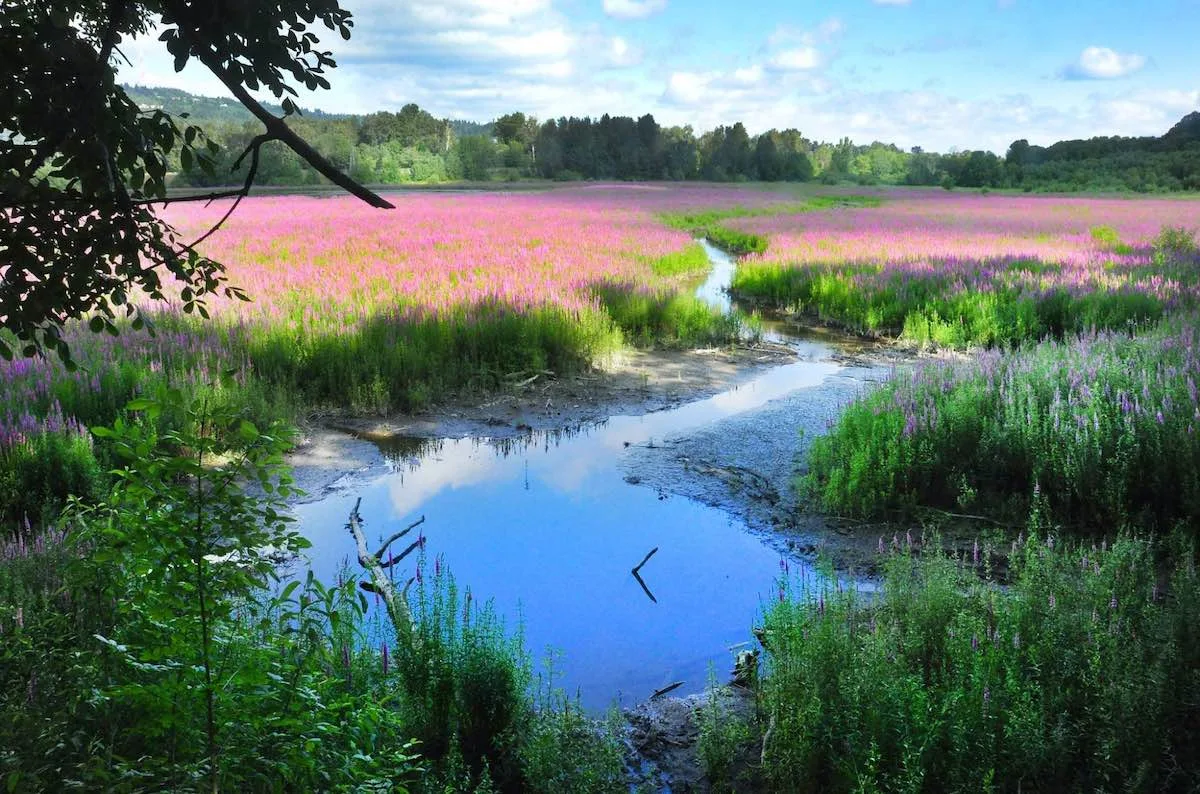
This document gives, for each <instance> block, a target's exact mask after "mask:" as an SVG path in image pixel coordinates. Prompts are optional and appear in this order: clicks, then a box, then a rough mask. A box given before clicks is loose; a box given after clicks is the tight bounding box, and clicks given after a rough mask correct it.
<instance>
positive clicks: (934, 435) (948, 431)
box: [803, 317, 1200, 529]
mask: <svg viewBox="0 0 1200 794" xmlns="http://www.w3.org/2000/svg"><path fill="white" fill-rule="evenodd" d="M1197 333H1198V332H1197V330H1196V326H1195V323H1194V319H1193V318H1190V317H1185V318H1181V319H1180V320H1178V321H1176V322H1173V323H1169V324H1168V325H1166V326H1164V327H1163V328H1160V329H1157V330H1153V331H1149V332H1146V333H1143V334H1140V335H1136V336H1133V337H1129V336H1126V335H1123V334H1117V333H1109V334H1103V335H1099V336H1087V337H1081V338H1079V339H1076V340H1074V341H1070V342H1066V343H1051V342H1046V343H1043V344H1041V345H1039V346H1037V347H1035V348H1032V349H1027V350H1020V351H1015V352H1012V353H1007V354H999V353H990V354H987V355H985V356H984V357H982V358H981V360H980V361H979V362H977V363H975V364H973V365H970V366H963V367H953V366H949V365H945V364H940V365H935V366H928V367H925V368H923V369H919V370H916V371H914V372H913V373H911V374H905V375H901V376H899V377H898V378H897V379H896V380H895V381H893V382H892V383H890V384H888V385H886V386H884V387H883V388H881V389H879V390H877V391H876V392H874V393H872V394H869V395H867V396H866V397H864V398H862V399H860V400H858V401H857V402H855V403H853V404H851V405H850V406H849V407H848V408H847V409H846V411H845V412H844V413H843V415H842V417H841V418H840V419H839V420H838V422H837V424H836V425H835V427H834V429H833V431H832V432H831V433H830V434H829V435H828V436H825V437H822V438H819V439H817V440H816V441H815V443H814V444H813V446H812V448H811V451H810V455H809V473H808V475H807V476H806V477H805V479H804V481H803V487H804V489H805V490H806V491H808V492H809V493H810V494H812V495H814V496H815V497H816V498H817V499H818V501H819V503H820V504H821V506H822V507H823V508H824V509H825V510H828V511H830V512H834V513H837V514H850V515H879V514H883V513H888V512H891V511H896V510H900V511H911V510H912V509H913V508H917V507H937V508H945V509H949V510H958V511H961V510H963V509H970V510H972V511H977V510H980V509H983V510H992V511H997V512H999V513H1000V514H1002V515H1004V514H1008V515H1009V517H1013V516H1020V515H1022V514H1023V513H1024V512H1025V511H1026V510H1027V509H1028V506H1029V503H1030V499H1031V496H1032V494H1034V493H1035V492H1038V491H1040V494H1041V498H1042V499H1043V501H1044V503H1045V505H1046V507H1047V509H1049V510H1050V511H1051V513H1052V515H1053V516H1055V518H1056V519H1057V520H1059V521H1062V522H1065V523H1069V524H1072V525H1081V526H1083V527H1091V528H1096V529H1099V528H1103V527H1106V526H1113V525H1118V526H1119V525H1121V524H1123V523H1125V522H1129V521H1136V522H1138V523H1144V524H1145V525H1146V526H1151V527H1159V528H1169V527H1170V526H1172V525H1173V524H1174V522H1176V521H1184V522H1186V523H1188V524H1191V525H1196V524H1197V522H1198V521H1200V476H1198V475H1197V472H1198V471H1200V436H1198V435H1197V431H1198V430H1200V428H1198V427H1197V420H1196V416H1197V415H1196V413H1195V411H1196V410H1197V405H1198V404H1197V396H1196V394H1197V392H1196V382H1197V380H1198V378H1197V374H1198V366H1200V365H1198V363H1197V358H1196V354H1195V352H1194V351H1195V349H1197V347H1198V345H1200V338H1198V337H1197Z"/></svg>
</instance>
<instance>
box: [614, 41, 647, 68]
mask: <svg viewBox="0 0 1200 794" xmlns="http://www.w3.org/2000/svg"><path fill="white" fill-rule="evenodd" d="M606 60H607V65H608V66H613V67H627V66H637V65H638V64H639V63H641V62H642V51H641V50H640V49H638V48H637V47H634V46H633V45H631V44H630V43H629V41H628V40H626V39H625V38H623V37H621V36H613V37H612V38H611V39H609V41H608V57H607V59H606Z"/></svg>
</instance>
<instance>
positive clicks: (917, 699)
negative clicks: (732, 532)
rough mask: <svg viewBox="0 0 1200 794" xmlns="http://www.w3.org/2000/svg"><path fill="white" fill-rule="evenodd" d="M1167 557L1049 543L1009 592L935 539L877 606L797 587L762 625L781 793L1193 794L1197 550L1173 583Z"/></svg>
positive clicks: (774, 784) (769, 740) (1016, 552)
mask: <svg viewBox="0 0 1200 794" xmlns="http://www.w3.org/2000/svg"><path fill="white" fill-rule="evenodd" d="M1035 526H1036V521H1035ZM881 544H882V541H881ZM893 546H894V548H897V549H898V547H899V543H898V542H896V541H893ZM1163 550H1164V549H1163V548H1162V547H1160V546H1157V545H1155V544H1153V543H1150V542H1147V541H1144V540H1139V539H1134V538H1129V539H1123V540H1120V541H1118V542H1117V543H1116V544H1114V545H1113V546H1112V547H1111V548H1108V547H1106V546H1101V547H1099V548H1096V547H1089V546H1082V545H1081V546H1068V545H1065V544H1063V543H1062V542H1061V541H1056V540H1055V539H1054V538H1053V537H1051V536H1050V535H1046V534H1040V535H1038V536H1031V537H1030V539H1029V541H1028V542H1026V541H1024V540H1022V541H1019V542H1017V543H1015V544H1014V545H1013V548H1012V550H1011V553H1010V557H1009V561H1010V565H1011V579H1012V581H1011V582H1010V584H1009V586H1008V588H1007V589H1006V590H1004V591H1002V590H1000V589H999V588H997V587H995V586H994V585H993V584H991V583H987V582H984V581H981V580H980V579H979V578H978V576H977V570H980V569H982V570H983V571H984V572H986V571H987V567H988V561H989V560H990V559H992V554H991V551H992V550H991V549H989V548H986V547H985V548H984V549H982V550H979V554H978V555H975V556H968V557H966V558H961V557H960V558H957V559H956V558H954V557H949V556H943V555H940V554H938V553H937V552H933V553H932V554H930V553H929V547H928V545H926V546H925V553H924V554H923V555H922V556H921V557H916V556H913V555H911V554H908V553H904V552H900V551H894V552H892V553H891V555H890V556H888V557H887V559H886V560H885V570H886V575H885V578H884V582H883V585H882V588H881V590H880V592H879V593H877V594H874V595H868V594H860V593H858V592H856V591H855V590H854V589H852V588H851V589H848V590H843V589H842V588H840V587H839V588H837V589H836V590H835V589H834V588H832V587H830V586H828V585H813V587H821V588H823V589H821V590H819V591H815V590H808V591H805V590H802V589H801V590H797V589H796V588H797V587H800V586H802V585H800V584H799V583H793V584H791V585H789V589H788V591H787V592H790V593H795V597H794V598H787V597H785V598H783V599H781V600H780V602H779V603H776V604H772V605H770V606H769V607H767V609H766V617H765V631H766V634H765V636H766V637H767V648H768V654H769V660H768V666H769V675H768V677H767V678H766V680H765V683H764V689H763V691H764V704H765V709H766V713H767V723H768V726H769V727H768V729H767V733H766V742H765V746H764V753H763V760H764V772H765V774H766V776H767V779H768V781H769V783H770V786H771V790H775V791H792V792H809V791H813V792H816V791H821V792H843V791H844V792H851V791H854V792H860V791H932V790H937V791H962V792H967V791H972V792H973V791H992V792H1018V791H1135V792H1175V791H1178V792H1183V791H1191V790H1193V789H1194V788H1195V787H1196V786H1197V785H1200V768H1198V767H1197V765H1196V762H1195V759H1196V758H1200V730H1198V729H1197V726H1200V712H1198V711H1197V709H1198V707H1197V703H1200V678H1198V677H1197V676H1196V674H1195V671H1196V670H1197V669H1198V666H1200V632H1198V631H1197V629H1196V624H1195V621H1194V620H1193V619H1192V615H1194V613H1195V611H1196V609H1197V608H1200V579H1198V578H1197V574H1196V568H1195V565H1194V559H1195V557H1194V555H1195V550H1194V547H1192V546H1188V545H1186V544H1185V545H1184V546H1182V547H1181V548H1180V549H1178V550H1177V556H1175V562H1174V563H1172V564H1169V565H1168V566H1167V573H1166V575H1165V576H1163V575H1161V574H1160V569H1159V560H1158V559H1157V556H1158V554H1159V553H1160V552H1162V551H1163ZM1184 759H1187V760H1184Z"/></svg>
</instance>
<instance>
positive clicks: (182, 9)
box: [165, 2, 395, 209]
mask: <svg viewBox="0 0 1200 794" xmlns="http://www.w3.org/2000/svg"><path fill="white" fill-rule="evenodd" d="M165 5H166V6H167V7H168V8H170V9H171V13H172V14H173V15H175V17H176V18H177V19H178V20H180V24H179V26H178V30H179V35H180V37H182V38H183V39H184V40H186V41H187V42H188V43H189V44H190V45H191V47H192V49H193V50H194V52H195V53H196V57H198V58H199V59H200V62H201V63H203V64H204V65H205V66H207V67H208V68H209V71H211V72H212V73H213V74H214V75H216V76H217V79H218V80H220V81H221V82H222V83H224V85H225V87H226V88H228V89H229V91H230V93H232V94H233V95H234V97H236V98H237V100H238V101H239V102H241V103H242V105H244V106H245V108H246V109H247V110H249V111H250V112H251V113H253V114H254V116H255V118H257V119H258V120H259V121H261V122H262V123H263V126H264V127H266V128H267V134H268V135H270V136H271V137H272V138H274V139H275V140H279V141H282V142H283V143H285V144H286V145H287V146H288V147H289V148H290V149H291V150H292V151H294V152H295V153H296V154H298V155H300V157H301V158H303V159H304V160H305V161H306V162H307V163H308V164H309V165H311V166H312V167H313V168H314V169H315V170H316V171H317V173H319V174H321V176H323V177H325V178H326V179H328V180H329V181H330V182H332V183H334V184H335V185H337V186H338V187H340V188H342V189H343V190H345V191H346V192H348V193H350V194H352V195H354V196H357V197H358V198H360V199H362V200H363V201H365V202H367V203H368V204H370V205H371V206H372V207H377V208H379V209H395V205H394V204H392V203H391V202H390V201H388V200H387V199H385V198H383V197H382V196H380V195H379V194H378V193H375V192H374V191H372V190H369V189H367V188H365V187H363V186H362V185H360V184H358V183H357V182H355V181H354V180H353V179H351V178H350V177H348V176H346V175H345V174H343V173H342V172H341V171H339V170H338V169H337V168H336V167H335V166H334V165H333V163H331V162H329V161H328V160H327V159H325V157H324V156H323V155H322V154H321V153H320V152H318V151H317V150H316V149H314V148H313V147H312V146H310V145H309V144H308V142H307V141H305V140H304V139H303V138H301V137H300V136H299V135H297V134H296V133H295V132H293V131H292V128H291V127H289V126H288V125H287V124H286V123H285V122H284V121H283V119H281V118H279V117H278V116H276V115H275V114H273V113H271V111H269V110H267V109H266V108H265V107H263V106H262V103H261V102H259V101H258V100H257V99H255V98H254V97H252V96H251V95H250V92H249V91H247V90H246V87H245V86H244V85H243V84H242V82H241V81H240V80H238V79H237V78H236V77H235V76H234V75H233V74H232V73H231V72H230V70H229V69H228V68H227V67H226V66H225V64H224V63H223V62H222V61H221V59H220V56H219V55H218V50H217V48H216V47H214V46H213V44H212V42H210V41H209V40H208V39H207V38H206V37H205V36H204V34H203V33H202V32H201V30H200V28H199V26H197V25H195V24H190V25H185V24H182V21H183V20H185V19H188V17H189V14H188V9H187V7H186V6H184V5H183V4H181V3H179V2H167V3H165Z"/></svg>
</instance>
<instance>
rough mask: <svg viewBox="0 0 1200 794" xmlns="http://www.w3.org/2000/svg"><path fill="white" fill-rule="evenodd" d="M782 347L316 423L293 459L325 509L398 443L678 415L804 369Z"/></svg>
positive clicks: (601, 371) (669, 353) (524, 384)
mask: <svg viewBox="0 0 1200 794" xmlns="http://www.w3.org/2000/svg"><path fill="white" fill-rule="evenodd" d="M799 355H802V354H801V353H798V352H797V349H796V348H795V347H792V346H788V345H782V344H777V343H773V342H762V343H758V344H745V345H739V346H736V347H729V348H713V349H705V350H688V351H674V350H651V351H644V350H634V351H626V352H623V353H621V354H620V355H619V356H616V357H614V358H613V359H612V360H611V361H609V362H605V363H604V364H603V365H602V366H597V367H594V368H592V369H591V370H590V371H587V372H581V373H577V374H573V375H566V376H563V377H558V376H556V375H554V374H553V373H539V374H537V375H536V376H530V377H527V378H521V379H520V380H517V381H515V382H513V383H512V384H510V385H508V386H507V387H506V388H505V389H503V390H501V391H499V392H496V393H493V394H489V395H480V394H463V395H459V396H457V397H454V398H452V399H449V400H446V401H444V402H442V403H439V404H438V405H436V406H433V407H431V408H429V409H428V410H426V411H422V412H421V413H418V414H412V415H393V416H386V417H381V416H346V415H341V416H339V415H330V416H324V417H318V418H316V419H314V420H313V421H312V422H311V423H310V424H309V426H308V428H307V429H306V431H305V432H304V433H303V436H302V439H301V443H300V444H299V445H298V446H297V448H296V449H295V450H294V451H293V452H292V453H291V455H289V458H288V461H289V463H290V464H291V466H292V468H293V476H294V477H295V478H296V482H297V484H298V485H299V486H300V487H301V488H302V489H304V491H305V492H306V493H307V494H308V495H307V496H306V497H305V498H304V499H302V500H298V502H297V503H305V502H311V501H316V500H319V499H322V498H325V497H326V496H329V495H331V494H334V493H337V492H340V491H344V490H348V489H351V488H353V487H355V485H358V484H361V483H363V482H365V481H367V480H369V479H370V478H371V477H373V476H375V475H378V474H382V473H385V472H386V471H387V470H388V469H387V463H386V460H385V457H384V455H383V453H382V452H381V451H380V449H379V447H378V446H377V442H387V441H389V440H392V439H396V438H465V437H468V436H480V437H484V436H486V437H489V438H506V437H517V436H521V435H524V434H527V433H529V432H532V431H550V432H552V431H558V430H570V429H572V428H578V427H582V426H586V425H590V424H595V423H598V422H602V421H604V420H606V419H608V418H609V417H610V416H616V415H639V414H647V413H652V412H655V411H661V410H665V409H668V408H673V407H675V406H678V405H680V404H682V403H685V402H689V401H691V400H697V399H701V398H703V397H708V396H710V395H713V394H716V393H718V392H721V391H725V390H728V389H730V388H732V387H734V386H736V385H738V384H739V383H741V382H744V381H746V380H747V379H749V378H751V377H753V376H754V375H755V374H756V373H758V372H761V371H762V370H763V369H764V368H767V367H774V366H778V365H780V364H786V363H789V362H791V361H795V360H797V357H798V356H799Z"/></svg>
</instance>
